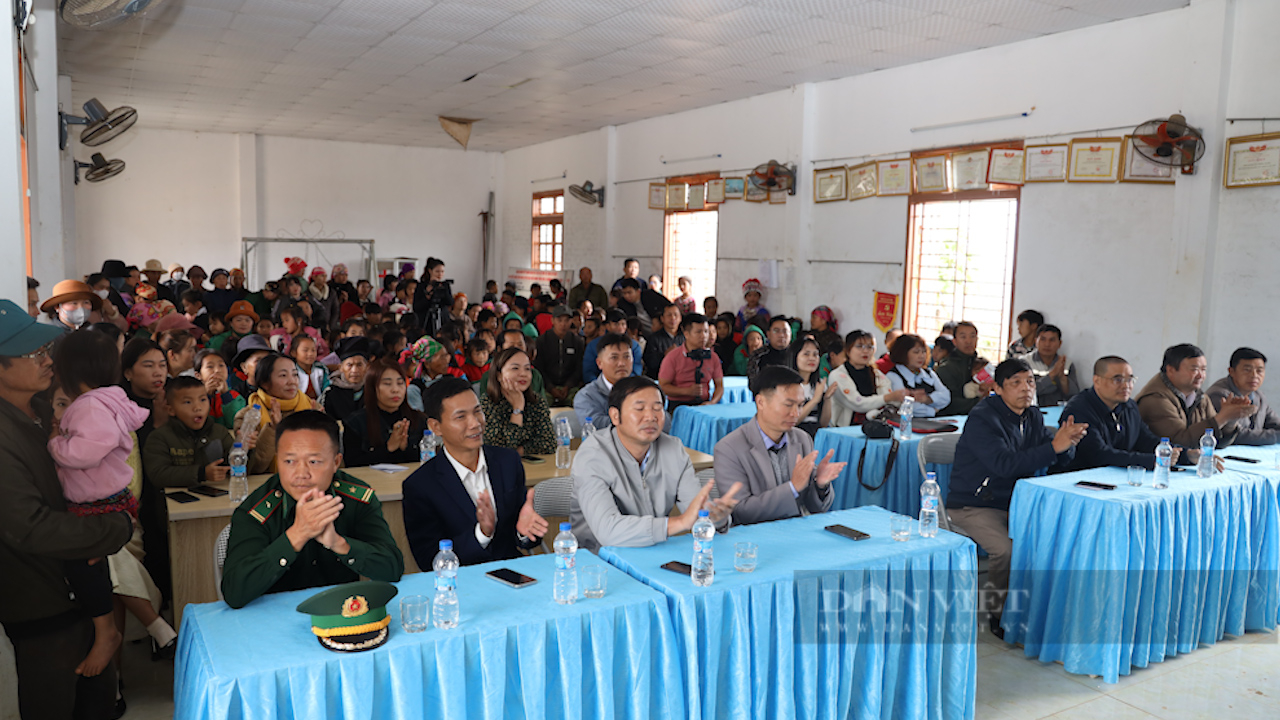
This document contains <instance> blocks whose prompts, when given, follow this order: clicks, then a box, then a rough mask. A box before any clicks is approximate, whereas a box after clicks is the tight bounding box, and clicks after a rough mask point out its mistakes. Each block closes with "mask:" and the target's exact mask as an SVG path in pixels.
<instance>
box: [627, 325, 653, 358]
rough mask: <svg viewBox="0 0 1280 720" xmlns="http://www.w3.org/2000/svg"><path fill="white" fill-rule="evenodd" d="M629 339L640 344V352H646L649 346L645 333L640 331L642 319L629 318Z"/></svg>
mask: <svg viewBox="0 0 1280 720" xmlns="http://www.w3.org/2000/svg"><path fill="white" fill-rule="evenodd" d="M627 337H629V338H631V339H632V340H635V341H636V342H638V343H640V351H641V352H643V351H644V348H645V345H647V344H648V340H647V339H646V338H645V336H644V333H643V332H641V331H640V318H638V317H629V318H627Z"/></svg>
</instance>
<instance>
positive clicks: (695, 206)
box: [689, 185, 707, 210]
mask: <svg viewBox="0 0 1280 720" xmlns="http://www.w3.org/2000/svg"><path fill="white" fill-rule="evenodd" d="M706 206H707V186H706V185H690V186H689V209H690V210H701V209H703V208H704V207H706Z"/></svg>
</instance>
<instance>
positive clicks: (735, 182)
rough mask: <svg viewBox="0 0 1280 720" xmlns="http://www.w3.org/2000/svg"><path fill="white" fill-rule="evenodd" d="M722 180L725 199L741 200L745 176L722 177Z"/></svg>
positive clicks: (744, 191)
mask: <svg viewBox="0 0 1280 720" xmlns="http://www.w3.org/2000/svg"><path fill="white" fill-rule="evenodd" d="M723 180H724V199H725V200H741V199H742V198H743V197H744V196H745V195H746V189H747V179H746V178H740V177H727V178H723Z"/></svg>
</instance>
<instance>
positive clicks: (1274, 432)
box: [1205, 375, 1280, 445]
mask: <svg viewBox="0 0 1280 720" xmlns="http://www.w3.org/2000/svg"><path fill="white" fill-rule="evenodd" d="M1205 394H1206V395H1208V396H1209V401H1210V402H1212V403H1213V409H1214V410H1221V409H1222V401H1223V400H1226V399H1227V398H1228V397H1230V396H1232V395H1244V394H1245V393H1244V391H1243V390H1241V389H1240V388H1238V387H1236V384H1235V383H1234V382H1231V376H1230V375H1228V376H1226V377H1224V378H1222V379H1221V380H1219V381H1218V382H1216V383H1214V384H1212V385H1210V386H1209V390H1208V391H1207V392H1206V393H1205ZM1249 401H1250V402H1252V403H1253V404H1254V405H1257V406H1258V411H1257V412H1255V413H1254V414H1252V415H1250V416H1249V417H1245V418H1240V419H1239V420H1232V421H1231V422H1229V423H1227V425H1226V427H1227V428H1235V429H1237V430H1239V431H1240V434H1238V435H1236V438H1235V440H1234V441H1232V444H1233V445H1275V444H1276V443H1280V414H1277V413H1276V410H1275V408H1273V407H1271V405H1269V404H1268V403H1267V396H1266V395H1263V394H1262V393H1260V392H1256V391H1255V392H1252V393H1249ZM1224 429H1225V428H1224Z"/></svg>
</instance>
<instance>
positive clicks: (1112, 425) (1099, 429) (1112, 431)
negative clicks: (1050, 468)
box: [1054, 388, 1160, 472]
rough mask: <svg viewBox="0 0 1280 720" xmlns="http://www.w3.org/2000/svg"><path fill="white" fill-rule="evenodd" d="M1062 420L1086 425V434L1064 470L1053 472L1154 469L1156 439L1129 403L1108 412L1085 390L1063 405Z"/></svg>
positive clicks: (1059, 469) (1133, 404)
mask: <svg viewBox="0 0 1280 720" xmlns="http://www.w3.org/2000/svg"><path fill="white" fill-rule="evenodd" d="M1062 417H1063V419H1064V420H1065V419H1066V418H1068V417H1071V418H1074V419H1075V421H1076V422H1078V423H1089V432H1088V433H1086V434H1085V436H1084V439H1083V440H1081V441H1080V444H1079V445H1077V446H1076V455H1075V458H1074V459H1072V461H1071V462H1070V463H1068V464H1067V465H1066V466H1064V467H1058V468H1054V471H1055V472H1066V471H1068V470H1088V469H1089V468H1096V467H1107V466H1111V467H1128V466H1130V465H1140V466H1142V467H1144V468H1146V469H1148V470H1153V469H1155V466H1156V455H1155V452H1156V445H1159V444H1160V438H1158V437H1156V435H1155V433H1153V432H1151V428H1149V427H1147V424H1146V423H1144V422H1142V416H1141V415H1139V414H1138V406H1137V404H1136V403H1134V402H1133V401H1132V400H1128V401H1125V402H1123V403H1120V404H1119V405H1117V406H1116V409H1115V410H1108V409H1107V406H1106V403H1104V402H1102V398H1100V397H1098V393H1097V392H1096V391H1095V390H1094V389H1093V388H1089V389H1088V390H1085V391H1084V392H1081V393H1079V394H1078V395H1076V396H1075V397H1073V398H1071V399H1070V400H1068V401H1067V406H1066V407H1064V408H1063V409H1062Z"/></svg>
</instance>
